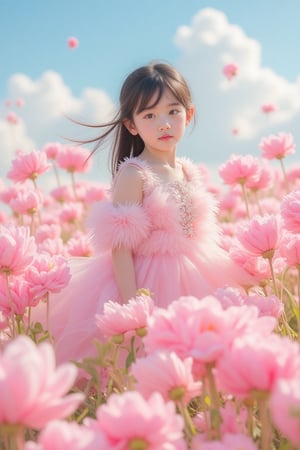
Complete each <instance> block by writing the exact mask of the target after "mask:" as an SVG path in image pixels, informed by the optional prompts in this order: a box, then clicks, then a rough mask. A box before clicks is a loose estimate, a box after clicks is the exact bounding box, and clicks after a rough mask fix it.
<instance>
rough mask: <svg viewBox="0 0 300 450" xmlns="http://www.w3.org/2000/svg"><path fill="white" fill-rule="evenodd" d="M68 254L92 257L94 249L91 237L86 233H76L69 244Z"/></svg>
mask: <svg viewBox="0 0 300 450" xmlns="http://www.w3.org/2000/svg"><path fill="white" fill-rule="evenodd" d="M67 252H68V254H69V255H71V256H86V257H89V256H92V255H93V253H94V248H93V245H92V244H91V242H90V237H89V236H87V235H86V234H84V233H80V232H76V233H74V234H73V235H72V237H71V238H70V239H69V240H68V242H67Z"/></svg>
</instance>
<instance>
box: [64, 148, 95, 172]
mask: <svg viewBox="0 0 300 450" xmlns="http://www.w3.org/2000/svg"><path fill="white" fill-rule="evenodd" d="M56 161H57V165H58V167H60V168H61V169H65V170H66V171H67V172H69V173H75V172H79V173H85V172H88V171H89V170H90V169H91V167H92V160H91V158H90V152H89V151H88V150H87V149H85V148H83V147H75V146H67V145H66V146H64V147H63V148H62V149H61V151H60V152H59V153H58V154H57V157H56Z"/></svg>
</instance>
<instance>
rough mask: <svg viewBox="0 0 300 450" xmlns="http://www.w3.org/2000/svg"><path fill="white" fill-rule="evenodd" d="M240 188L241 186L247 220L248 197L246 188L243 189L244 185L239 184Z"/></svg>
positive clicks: (248, 215)
mask: <svg viewBox="0 0 300 450" xmlns="http://www.w3.org/2000/svg"><path fill="white" fill-rule="evenodd" d="M241 186H242V191H243V198H244V202H245V206H246V211H247V218H248V219H250V212H249V202H248V196H247V190H246V187H245V183H241Z"/></svg>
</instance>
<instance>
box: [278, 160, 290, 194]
mask: <svg viewBox="0 0 300 450" xmlns="http://www.w3.org/2000/svg"><path fill="white" fill-rule="evenodd" d="M279 162H280V166H281V170H282V173H283V178H284V183H285V188H286V191H287V192H289V190H290V188H289V182H288V178H287V176H286V172H285V168H284V164H283V159H282V158H280V159H279Z"/></svg>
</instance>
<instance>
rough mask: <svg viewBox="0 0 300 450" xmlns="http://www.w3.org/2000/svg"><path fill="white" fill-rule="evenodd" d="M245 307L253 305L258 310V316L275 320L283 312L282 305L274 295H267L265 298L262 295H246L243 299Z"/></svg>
mask: <svg viewBox="0 0 300 450" xmlns="http://www.w3.org/2000/svg"><path fill="white" fill-rule="evenodd" d="M244 304H245V305H249V306H251V305H254V306H256V307H257V308H258V310H259V315H260V316H272V317H276V318H277V319H278V318H279V317H280V316H281V314H282V313H283V311H284V306H283V303H282V302H281V301H280V300H279V298H278V297H276V295H269V296H268V297H265V296H263V295H258V294H257V295H248V296H246V297H245V299H244Z"/></svg>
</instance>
